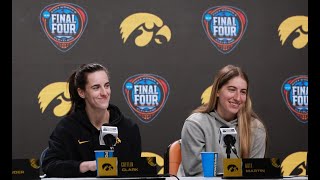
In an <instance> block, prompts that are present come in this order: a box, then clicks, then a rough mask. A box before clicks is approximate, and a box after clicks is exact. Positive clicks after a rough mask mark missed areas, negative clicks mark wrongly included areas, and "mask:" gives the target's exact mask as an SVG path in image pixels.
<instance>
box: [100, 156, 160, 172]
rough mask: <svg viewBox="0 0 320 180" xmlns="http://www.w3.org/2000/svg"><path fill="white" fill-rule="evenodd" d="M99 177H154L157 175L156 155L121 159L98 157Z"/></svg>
mask: <svg viewBox="0 0 320 180" xmlns="http://www.w3.org/2000/svg"><path fill="white" fill-rule="evenodd" d="M97 160H98V167H97V177H154V176H157V164H156V157H141V158H136V159H121V158H120V159H119V158H117V157H109V158H105V157H102V158H98V159H97Z"/></svg>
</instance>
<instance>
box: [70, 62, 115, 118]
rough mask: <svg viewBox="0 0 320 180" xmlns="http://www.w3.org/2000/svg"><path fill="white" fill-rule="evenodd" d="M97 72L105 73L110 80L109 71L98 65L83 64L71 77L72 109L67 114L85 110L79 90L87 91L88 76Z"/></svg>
mask: <svg viewBox="0 0 320 180" xmlns="http://www.w3.org/2000/svg"><path fill="white" fill-rule="evenodd" d="M96 71H105V72H106V73H107V76H108V77H109V79H110V76H109V71H108V69H107V68H105V67H104V66H102V65H101V64H98V63H89V64H83V65H81V66H80V67H79V68H78V69H77V70H76V71H74V72H73V73H72V74H71V75H70V77H69V80H68V82H69V93H70V99H71V109H70V110H69V112H68V113H67V114H71V112H73V111H77V110H79V109H84V108H85V105H86V104H85V101H84V99H83V98H81V97H80V96H79V94H78V90H77V89H78V88H80V89H82V90H85V86H86V84H87V83H88V82H87V76H88V74H89V73H93V72H96Z"/></svg>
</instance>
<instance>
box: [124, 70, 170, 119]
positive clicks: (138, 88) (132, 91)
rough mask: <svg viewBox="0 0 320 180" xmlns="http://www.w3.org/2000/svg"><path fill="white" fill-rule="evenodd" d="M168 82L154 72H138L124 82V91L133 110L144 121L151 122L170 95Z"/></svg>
mask: <svg viewBox="0 0 320 180" xmlns="http://www.w3.org/2000/svg"><path fill="white" fill-rule="evenodd" d="M169 91H170V90H169V84H168V82H167V81H166V80H165V79H164V78H162V77H160V76H158V75H154V74H137V75H134V76H131V77H129V78H128V79H127V80H126V81H125V82H124V84H123V88H122V92H123V95H124V98H125V99H126V101H127V103H128V105H129V107H130V108H131V110H132V112H133V113H134V114H135V115H136V116H137V117H138V118H139V119H140V120H141V121H142V122H144V123H149V122H151V121H152V120H153V119H154V118H155V117H156V116H157V115H158V114H159V113H160V111H161V110H162V108H163V107H164V105H165V103H166V101H167V99H168V96H169Z"/></svg>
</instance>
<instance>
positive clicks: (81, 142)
mask: <svg viewBox="0 0 320 180" xmlns="http://www.w3.org/2000/svg"><path fill="white" fill-rule="evenodd" d="M87 142H89V141H80V139H79V140H78V143H79V144H84V143H87Z"/></svg>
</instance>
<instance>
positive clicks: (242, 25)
mask: <svg viewBox="0 0 320 180" xmlns="http://www.w3.org/2000/svg"><path fill="white" fill-rule="evenodd" d="M201 22H202V26H203V29H204V31H205V33H206V34H207V36H208V38H209V40H210V41H211V43H212V44H213V45H214V46H215V47H216V48H217V49H218V50H219V51H220V52H222V53H224V54H227V53H229V52H231V51H232V50H233V49H234V48H235V47H236V46H237V44H238V43H239V42H240V40H241V38H242V36H243V34H244V32H245V31H246V28H247V24H248V20H247V16H246V14H244V12H243V11H242V10H240V9H238V8H234V7H231V6H216V7H212V8H210V9H208V10H206V11H205V12H204V13H203V15H202V19H201Z"/></svg>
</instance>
